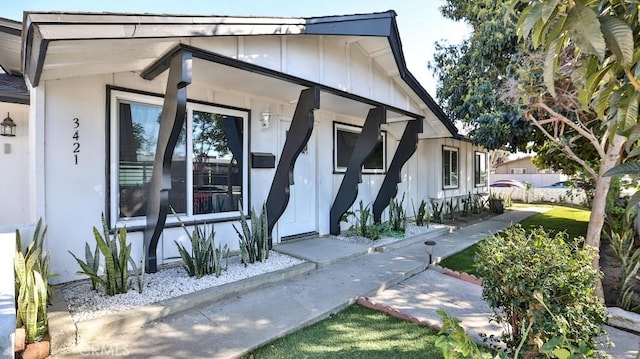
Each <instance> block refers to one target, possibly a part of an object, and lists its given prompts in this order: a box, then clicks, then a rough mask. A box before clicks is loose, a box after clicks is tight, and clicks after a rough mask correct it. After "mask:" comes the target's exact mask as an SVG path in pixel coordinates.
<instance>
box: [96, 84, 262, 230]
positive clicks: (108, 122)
mask: <svg viewBox="0 0 640 359" xmlns="http://www.w3.org/2000/svg"><path fill="white" fill-rule="evenodd" d="M114 91H117V92H126V93H131V94H133V95H141V96H149V97H158V98H164V94H161V93H157V92H150V91H145V90H139V89H134V88H128V87H122V86H114V85H106V92H105V96H106V101H105V199H104V200H105V213H104V215H105V220H106V222H107V223H108V224H109V225H111V227H112V228H113V227H115V225H119V226H121V225H122V224H123V223H126V222H127V221H126V220H124V221H123V220H122V219H121V218H119V217H117V216H116V218H113V216H112V213H111V211H112V203H111V202H112V201H111V196H112V193H113V191H112V188H111V186H112V180H111V175H112V173H111V160H112V156H111V151H112V148H111V144H112V135H111V131H112V125H113V124H112V115H111V107H112V93H113V92H114ZM189 103H192V104H198V105H205V106H211V107H218V108H223V109H227V110H234V111H242V112H245V113H246V115H247V125H246V130H247V134H246V136H245V138H246V141H247V153H246V156H247V158H246V159H245V163H246V165H245V167H246V169H247V170H246V178H247V180H246V181H247V189H246V198H247V203H251V186H250V183H251V166H249V157H250V153H251V135H250V134H251V115H252V113H251V109H248V108H242V107H237V106H230V105H225V104H220V103H215V102H207V101H202V100H196V99H190V98H187V104H189ZM246 207H250V206H246ZM243 211H244V212H245V213H244V215H245V216H247V217H248V216H249V212H248V209H247V208H243ZM229 213H233V212H229ZM141 218H144V217H137V218H136V221H139V220H140V219H141ZM238 220H240V214H239V213H238V214H237V215H229V216H224V217H215V218H212V217H207V218H203V215H197V216H191V217H188V218H184V219H183V220H182V222H183V223H184V224H185V225H195V224H204V223H221V222H235V221H238ZM136 221H134V222H133V223H132V224H131V225H127V231H129V232H137V231H144V230H145V224H139V225H138V224H135V222H136ZM180 226H181V224H180V223H179V222H178V221H177V220H176V221H167V223H166V225H165V227H166V228H174V227H180Z"/></svg>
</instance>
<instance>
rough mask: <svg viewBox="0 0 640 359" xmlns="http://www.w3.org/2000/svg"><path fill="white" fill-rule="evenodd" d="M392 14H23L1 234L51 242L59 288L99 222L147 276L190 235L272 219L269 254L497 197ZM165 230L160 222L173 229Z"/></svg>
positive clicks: (1, 54)
mask: <svg viewBox="0 0 640 359" xmlns="http://www.w3.org/2000/svg"><path fill="white" fill-rule="evenodd" d="M395 17H396V14H395V13H394V12H393V11H388V12H383V13H371V14H361V15H345V16H326V17H316V18H273V17H269V18H266V17H225V16H192V15H188V16H187V15H153V14H113V13H68V12H63V13H58V12H26V13H25V14H24V21H23V22H22V23H18V22H14V21H11V20H6V19H1V20H0V49H1V51H0V65H1V66H2V69H3V72H4V74H1V75H0V120H2V119H3V118H5V117H4V115H5V114H6V115H7V117H10V118H11V119H12V120H13V122H14V123H15V124H16V127H15V130H16V131H15V136H13V137H12V136H3V137H0V143H2V144H1V145H0V148H2V149H3V151H0V168H2V176H0V188H1V189H2V190H1V192H2V201H3V205H2V206H0V229H2V230H4V231H12V230H15V228H29V226H32V225H33V224H34V223H35V222H36V221H37V220H38V218H40V217H41V218H43V219H44V221H45V223H46V224H47V225H48V234H47V241H48V243H49V247H50V250H51V256H52V257H51V266H52V269H51V270H52V272H55V273H58V274H59V276H58V277H56V278H55V280H57V281H68V280H72V279H75V278H76V275H75V272H76V270H77V269H78V267H77V264H76V263H75V261H74V260H73V258H72V257H71V255H70V254H69V253H68V251H71V252H74V253H77V254H82V253H83V251H84V243H85V242H89V243H90V244H92V245H93V236H92V233H91V228H92V227H93V226H96V227H100V217H101V214H102V213H104V215H105V216H106V218H107V221H108V223H109V225H110V226H111V227H115V226H118V227H121V226H126V228H127V230H128V233H129V236H128V238H129V240H130V241H131V242H132V243H133V256H134V257H137V258H142V252H143V243H147V248H148V258H147V259H148V267H147V268H148V269H149V270H151V271H153V270H154V269H155V267H156V265H159V264H162V263H166V262H167V261H168V260H169V259H168V258H170V257H174V256H177V250H176V248H175V244H174V243H173V242H174V240H178V241H184V240H185V236H184V232H183V230H182V229H181V228H180V227H179V225H178V223H177V220H176V218H174V216H173V215H171V213H170V212H169V213H167V212H168V204H171V206H172V207H173V208H174V209H175V210H176V211H177V212H178V213H180V217H181V218H182V220H183V221H184V222H186V223H187V224H194V223H205V222H206V223H214V225H215V231H216V240H217V241H218V242H220V243H228V244H229V245H230V247H231V248H232V249H234V248H235V249H237V248H238V242H237V235H236V233H235V231H234V230H233V228H232V224H234V223H236V224H237V223H238V219H239V212H238V203H240V204H241V205H242V208H243V209H244V211H245V212H247V209H248V208H250V207H252V206H253V207H255V208H256V209H257V210H259V208H260V207H261V206H262V204H263V203H265V202H266V206H267V213H268V215H269V227H270V229H271V230H272V241H273V244H277V243H280V242H281V241H285V240H288V239H291V238H298V237H303V236H311V235H328V234H331V233H337V232H339V231H340V225H341V224H340V217H341V216H342V214H343V213H345V211H347V210H349V209H350V208H352V207H353V206H354V205H357V203H358V202H359V201H360V200H362V201H363V202H364V203H365V204H371V205H372V208H373V212H374V215H375V216H376V218H377V219H380V220H383V221H384V220H385V218H386V217H387V213H386V207H387V206H388V204H389V200H390V199H391V198H394V197H395V196H396V195H398V196H401V195H402V194H405V195H406V199H405V202H404V203H405V206H406V207H407V210H408V212H409V214H410V215H411V214H412V212H413V211H412V208H411V207H412V206H411V201H412V200H413V201H414V202H415V203H416V204H417V203H419V202H420V201H421V200H427V201H428V200H429V198H444V197H447V198H450V197H452V196H464V195H467V194H468V193H469V192H472V193H477V192H481V193H486V192H488V187H487V180H486V173H487V172H486V168H487V155H486V153H485V151H484V150H482V149H480V148H477V147H475V146H473V145H472V144H471V143H470V142H468V141H466V140H463V139H461V137H460V136H459V135H457V130H456V127H455V126H454V125H453V123H452V122H451V121H450V119H449V118H447V117H446V115H445V114H444V113H443V112H442V110H441V109H440V108H439V107H438V105H437V104H436V103H435V102H434V101H433V99H432V98H431V96H430V95H429V94H428V93H427V92H426V91H425V89H424V88H423V87H422V85H421V84H420V83H418V81H417V80H416V79H415V77H414V76H413V75H412V74H411V73H410V72H409V71H408V70H407V67H406V64H405V60H404V58H403V52H402V44H401V41H400V37H399V34H398V29H397V25H396V19H395ZM165 217H166V218H165Z"/></svg>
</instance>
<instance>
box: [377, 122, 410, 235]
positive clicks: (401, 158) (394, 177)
mask: <svg viewBox="0 0 640 359" xmlns="http://www.w3.org/2000/svg"><path fill="white" fill-rule="evenodd" d="M421 132H422V120H411V121H409V122H407V125H406V126H405V128H404V133H403V134H402V137H401V138H400V143H399V144H398V148H397V149H396V153H395V155H394V156H393V160H391V164H390V165H389V169H388V170H387V175H386V176H384V180H383V181H382V186H381V187H380V190H379V191H378V196H376V200H375V201H374V202H373V221H374V222H376V223H380V220H381V217H382V211H384V209H385V208H387V206H388V205H389V201H390V200H391V198H393V197H395V196H396V194H397V193H398V183H400V182H401V178H400V175H401V171H402V166H404V164H405V163H406V162H407V161H408V160H409V158H411V156H413V154H414V153H415V152H416V149H417V148H418V133H421Z"/></svg>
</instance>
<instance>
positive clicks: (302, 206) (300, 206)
mask: <svg viewBox="0 0 640 359" xmlns="http://www.w3.org/2000/svg"><path fill="white" fill-rule="evenodd" d="M290 125H291V122H290V121H285V120H282V121H281V123H280V131H281V133H280V151H281V152H282V149H283V148H284V142H285V140H286V138H287V133H288V130H289V126H290ZM293 178H294V180H293V181H294V184H293V185H292V186H291V187H290V196H289V203H288V204H287V208H286V209H285V211H284V213H283V214H282V217H280V220H278V236H279V237H280V239H281V240H282V238H283V237H288V236H295V235H300V234H304V233H309V232H317V230H318V223H317V209H316V192H317V191H316V154H315V131H314V132H313V133H312V134H311V138H310V139H309V142H308V143H307V146H306V147H305V149H304V150H303V151H302V152H301V153H300V155H299V156H298V159H297V160H296V164H295V166H294V167H293ZM285 239H286V238H285Z"/></svg>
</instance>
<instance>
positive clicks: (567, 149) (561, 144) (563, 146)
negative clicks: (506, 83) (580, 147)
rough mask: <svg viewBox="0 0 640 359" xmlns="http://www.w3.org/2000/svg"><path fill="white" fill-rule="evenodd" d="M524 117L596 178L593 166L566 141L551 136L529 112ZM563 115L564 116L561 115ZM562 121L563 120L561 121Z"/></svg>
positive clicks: (596, 174)
mask: <svg viewBox="0 0 640 359" xmlns="http://www.w3.org/2000/svg"><path fill="white" fill-rule="evenodd" d="M524 117H525V118H526V119H527V120H529V122H531V123H533V125H534V126H536V127H537V128H538V129H539V130H540V131H541V132H542V134H543V135H544V136H545V137H547V138H548V139H549V140H550V141H551V142H553V143H555V144H556V146H558V147H560V149H561V150H562V151H563V152H564V153H565V154H566V155H567V156H569V157H570V158H571V159H572V160H574V161H575V162H576V163H578V164H579V165H580V166H582V167H584V169H585V170H586V171H587V172H589V175H591V178H593V179H594V180H595V179H597V178H598V173H597V172H596V171H595V169H593V167H591V166H590V165H589V164H588V163H587V162H585V161H584V160H583V159H582V158H580V157H578V155H576V154H575V152H573V150H572V149H571V147H569V145H567V144H566V143H564V142H562V141H560V140H558V139H557V138H555V137H553V136H552V135H551V134H550V133H549V132H548V131H547V130H546V129H545V128H544V127H543V126H542V124H541V123H540V122H541V121H538V119H536V118H535V117H534V116H533V115H532V114H531V113H529V112H526V113H525V114H524ZM563 117H564V116H563ZM543 121H544V122H546V123H548V120H543ZM563 122H564V121H563Z"/></svg>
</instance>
